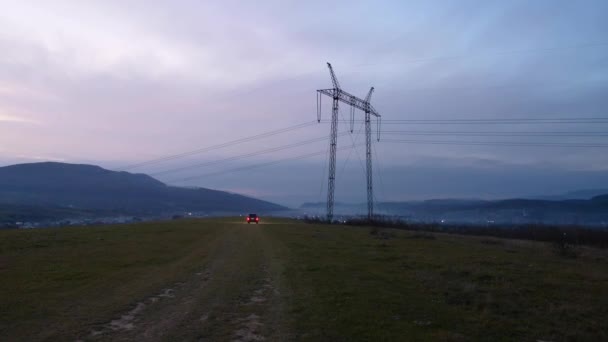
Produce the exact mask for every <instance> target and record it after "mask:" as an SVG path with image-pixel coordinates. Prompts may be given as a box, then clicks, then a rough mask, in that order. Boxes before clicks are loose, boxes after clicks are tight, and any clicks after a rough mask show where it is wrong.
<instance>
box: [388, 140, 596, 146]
mask: <svg viewBox="0 0 608 342" xmlns="http://www.w3.org/2000/svg"><path fill="white" fill-rule="evenodd" d="M382 141H383V142H389V143H404V144H429V145H475V146H531V147H532V146H535V147H608V144H595V143H559V142H557V143H556V142H538V143H536V142H529V143H528V142H510V141H490V142H485V141H458V140H455V141H452V140H399V139H383V140H382Z"/></svg>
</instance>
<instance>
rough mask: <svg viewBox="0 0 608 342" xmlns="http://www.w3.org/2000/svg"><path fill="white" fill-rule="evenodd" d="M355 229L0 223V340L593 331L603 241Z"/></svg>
mask: <svg viewBox="0 0 608 342" xmlns="http://www.w3.org/2000/svg"><path fill="white" fill-rule="evenodd" d="M369 232H370V228H369V227H347V226H335V225H334V226H327V225H305V224H303V223H300V222H297V221H291V220H270V221H268V220H264V221H263V222H262V223H261V224H260V225H253V226H251V225H247V224H244V223H243V222H242V220H241V219H240V218H226V219H202V220H200V219H198V220H177V221H168V222H150V223H138V224H132V225H121V226H102V227H87V228H78V227H71V228H63V229H35V230H25V231H16V230H15V231H0V273H1V274H2V277H3V278H2V281H1V282H0V340H2V341H77V340H82V341H199V340H205V341H262V340H265V341H314V342H317V341H606V340H608V325H606V324H605V322H606V319H607V318H608V310H607V309H606V308H607V307H608V277H607V275H606V270H607V269H608V251H607V250H601V249H596V248H588V247H584V248H582V247H581V248H580V249H578V253H577V255H576V257H572V256H561V255H559V254H558V253H556V251H555V250H554V247H553V246H552V245H549V244H545V243H538V242H531V241H521V240H519V241H518V240H507V239H498V238H491V237H482V236H460V235H452V234H439V233H425V232H414V231H398V230H390V229H386V230H384V231H383V234H381V235H379V236H374V235H371V234H370V233H369ZM75 256H77V257H75Z"/></svg>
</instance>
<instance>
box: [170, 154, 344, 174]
mask: <svg viewBox="0 0 608 342" xmlns="http://www.w3.org/2000/svg"><path fill="white" fill-rule="evenodd" d="M350 148H355V146H354V145H351V146H345V147H341V148H338V149H336V151H341V150H346V149H350ZM324 153H326V151H318V152H313V153H308V154H303V155H299V156H296V157H292V158H284V159H279V160H275V161H272V162H267V163H260V164H254V165H248V166H243V167H237V168H233V169H227V170H221V171H216V172H211V173H207V174H204V175H196V176H191V177H186V178H182V179H179V180H174V181H173V182H185V181H189V180H193V179H198V178H204V177H209V176H214V175H220V174H226V173H231V172H239V171H246V170H251V169H257V168H260V167H264V166H270V165H275V164H279V163H283V162H286V161H294V160H301V159H306V158H310V157H314V156H318V155H322V154H324Z"/></svg>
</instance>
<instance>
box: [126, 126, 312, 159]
mask: <svg viewBox="0 0 608 342" xmlns="http://www.w3.org/2000/svg"><path fill="white" fill-rule="evenodd" d="M315 123H316V122H315V121H310V122H305V123H300V124H297V125H293V126H289V127H284V128H280V129H277V130H274V131H269V132H265V133H260V134H256V135H252V136H249V137H244V138H240V139H236V140H232V141H228V142H225V143H221V144H217V145H212V146H208V147H203V148H199V149H196V150H192V151H188V152H182V153H177V154H172V155H166V156H163V157H159V158H155V159H150V160H147V161H144V162H140V163H136V164H131V165H127V166H125V167H123V168H122V170H130V169H135V168H139V167H142V166H145V165H151V164H157V163H163V162H166V161H170V160H174V159H178V158H183V157H187V156H191V155H194V154H198V153H202V152H209V151H212V150H216V149H220V148H224V147H228V146H233V145H238V144H241V143H244V142H248V141H252V140H256V139H261V138H266V137H270V136H274V135H278V134H282V133H286V132H290V131H294V130H297V129H301V128H305V127H308V126H312V125H314V124H315Z"/></svg>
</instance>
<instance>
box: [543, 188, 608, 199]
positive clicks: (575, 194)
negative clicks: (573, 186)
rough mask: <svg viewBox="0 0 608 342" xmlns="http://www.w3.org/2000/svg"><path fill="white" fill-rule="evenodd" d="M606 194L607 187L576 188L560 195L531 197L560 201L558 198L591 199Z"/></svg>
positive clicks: (607, 192)
mask: <svg viewBox="0 0 608 342" xmlns="http://www.w3.org/2000/svg"><path fill="white" fill-rule="evenodd" d="M604 194H608V189H585V190H576V191H570V192H566V193H564V194H560V195H550V196H533V197H532V198H533V199H541V200H552V201H560V200H569V199H585V200H586V199H591V198H593V197H596V196H600V195H604Z"/></svg>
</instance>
